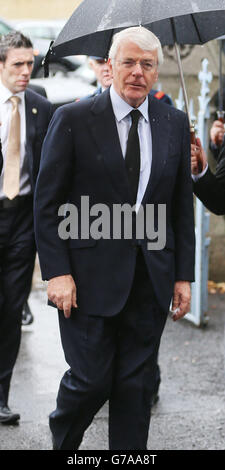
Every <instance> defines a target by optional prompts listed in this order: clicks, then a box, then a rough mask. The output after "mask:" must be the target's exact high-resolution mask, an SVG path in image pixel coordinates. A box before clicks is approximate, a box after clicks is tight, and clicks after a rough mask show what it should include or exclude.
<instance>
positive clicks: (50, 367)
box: [0, 283, 225, 450]
mask: <svg viewBox="0 0 225 470" xmlns="http://www.w3.org/2000/svg"><path fill="white" fill-rule="evenodd" d="M29 304H30V307H31V309H32V312H33V314H34V318H35V320H34V323H33V324H32V325H30V326H24V327H23V333H22V342H21V348H20V353H19V357H18V360H17V364H16V367H15V370H14V375H13V381H12V386H11V394H10V403H9V406H10V407H11V409H12V410H13V411H16V412H19V413H20V414H21V420H20V424H19V425H17V426H4V425H0V449H1V450H3V449H4V450H12V449H13V450H49V449H51V447H52V446H51V436H50V432H49V428H48V415H49V413H50V412H51V411H52V410H53V409H54V408H55V400H56V394H57V390H58V384H59V381H60V379H61V376H62V374H63V373H64V371H65V369H66V368H67V365H66V363H65V360H64V356H63V352H62V349H61V344H60V338H59V331H58V322H57V313H56V311H55V309H53V308H52V307H48V306H47V304H46V291H45V286H43V283H39V284H38V285H36V286H35V289H33V291H32V293H31V296H30V299H29ZM208 316H209V322H208V325H207V326H205V327H202V328H197V327H195V326H194V325H192V324H191V323H190V322H188V321H187V320H181V321H180V322H176V323H174V322H173V321H172V320H171V319H170V318H168V321H167V325H166V328H165V331H164V334H163V338H162V343H161V348H160V357H159V363H160V367H161V375H162V383H161V387H160V400H159V402H158V403H157V405H156V406H155V407H154V409H153V413H152V420H151V426H150V433H149V443H148V448H149V449H154V450H224V448H225V375H224V351H225V344H224V343H225V342H224V338H225V336H224V324H225V295H221V294H215V295H210V296H209V310H208ZM107 426H108V423H107V404H106V405H105V406H104V407H103V408H102V409H101V410H100V412H99V413H98V414H97V415H96V417H95V419H94V421H93V423H92V425H91V426H90V427H89V429H88V430H87V431H86V434H85V437H84V440H83V443H82V446H81V447H80V449H85V450H94V449H97V450H103V449H107V448H108V442H107Z"/></svg>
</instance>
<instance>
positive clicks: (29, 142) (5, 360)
mask: <svg viewBox="0 0 225 470" xmlns="http://www.w3.org/2000/svg"><path fill="white" fill-rule="evenodd" d="M25 113H26V162H27V165H26V167H27V172H28V174H29V179H30V183H31V188H32V192H34V186H35V182H36V178H37V174H38V170H39V163H40V155H41V148H42V143H43V139H44V137H45V134H46V131H47V127H48V124H49V120H50V117H51V104H50V103H49V102H48V101H47V100H46V99H45V98H43V97H42V96H40V95H39V94H37V93H35V92H33V91H32V90H29V89H27V90H26V91H25ZM10 227H11V229H10ZM35 253H36V247H35V241H34V231H33V196H32V194H30V195H27V196H17V197H16V198H15V199H14V200H12V201H8V200H7V199H2V200H1V201H0V266H1V273H0V404H3V405H7V401H8V394H9V386H10V380H11V375H12V371H13V367H14V364H15V361H16V357H17V354H18V349H19V344H20V336H21V316H22V308H23V304H24V302H25V300H26V298H27V295H28V293H29V291H30V285H31V281H32V273H33V266H34V260H35Z"/></svg>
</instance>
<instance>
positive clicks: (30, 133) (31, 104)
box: [25, 89, 38, 187]
mask: <svg viewBox="0 0 225 470" xmlns="http://www.w3.org/2000/svg"><path fill="white" fill-rule="evenodd" d="M25 111H26V147H25V154H26V158H27V162H28V169H29V174H30V181H31V185H32V187H33V173H34V170H33V167H34V158H35V157H34V142H35V137H36V134H37V133H36V128H37V116H38V107H37V104H36V102H35V100H33V94H32V93H30V90H29V89H27V90H26V92H25Z"/></svg>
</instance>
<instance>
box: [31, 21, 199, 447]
mask: <svg viewBox="0 0 225 470" xmlns="http://www.w3.org/2000/svg"><path fill="white" fill-rule="evenodd" d="M162 60H163V55H162V49H161V45H160V42H159V40H158V38H157V37H156V36H154V35H153V34H152V33H151V32H150V31H148V30H147V29H145V28H142V27H134V28H127V29H125V30H123V31H121V32H120V33H118V34H117V35H115V37H114V40H113V44H112V47H111V50H110V53H109V66H110V69H111V72H112V75H113V83H112V86H111V87H110V88H108V89H107V90H106V91H104V92H103V93H101V94H99V95H98V96H96V97H94V98H90V99H87V100H81V101H80V102H78V103H75V104H70V105H66V106H63V107H61V108H59V109H58V110H57V111H56V113H55V114H54V117H53V119H52V121H51V124H50V127H49V130H48V134H47V136H46V139H45V143H44V146H43V155H42V163H41V168H40V172H39V177H38V182H37V187H36V195H35V216H36V218H35V229H36V240H37V246H38V251H39V257H40V264H41V270H42V276H43V279H45V280H48V298H49V302H50V303H51V304H52V305H54V306H55V307H57V308H58V315H59V325H60V333H61V340H62V345H63V349H64V353H65V357H66V361H67V362H68V364H69V370H67V371H66V372H65V374H64V376H63V378H62V380H61V383H60V387H59V391H58V397H57V407H56V409H55V411H53V412H52V413H51V415H50V429H51V431H52V435H53V448H54V449H60V450H63V449H66V450H71V449H78V448H79V445H80V443H81V441H82V438H83V435H84V432H85V430H86V429H87V428H88V426H89V425H90V423H91V422H92V420H93V418H94V416H95V414H96V413H97V411H98V410H99V409H100V408H101V407H102V406H103V405H104V403H105V402H106V401H109V448H110V449H111V450H113V449H120V450H121V449H123V450H130V449H134V450H135V449H136V450H137V449H140V450H145V449H146V448H147V440H148V431H149V423H150V399H151V395H152V388H153V386H154V374H155V371H154V368H155V364H156V361H155V358H156V354H157V351H158V347H159V343H160V338H161V335H162V332H163V329H164V326H165V323H166V318H167V314H168V311H169V308H170V304H171V299H172V310H173V319H174V320H175V321H176V320H178V319H179V318H182V317H183V316H184V315H185V314H186V313H187V312H188V310H189V306H190V282H192V281H193V280H194V246H195V243H194V217H193V195H192V181H191V171H190V133H189V126H188V119H187V116H186V115H185V114H184V113H182V112H180V111H178V110H176V109H175V108H173V107H172V106H169V105H166V104H164V103H161V102H160V101H159V100H157V99H155V98H152V97H149V96H148V95H149V92H150V90H151V88H152V87H153V85H154V83H155V82H156V81H157V78H158V66H159V65H160V64H161V63H162ZM118 208H120V209H121V212H120V213H119V212H118ZM152 209H154V211H152ZM115 210H117V217H113V215H114V213H115ZM70 211H71V212H70ZM99 212H101V213H102V215H101V216H100V217H99ZM68 213H70V215H69V218H67V215H68ZM63 214H64V218H63V219H62V218H61V217H60V216H62V215H63ZM118 214H120V215H121V219H120V220H119V221H118ZM149 214H151V217H149ZM59 215H60V216H59ZM128 215H131V217H130V219H129V220H128ZM143 215H144V216H145V217H142V216H143ZM124 219H126V220H125V222H127V221H128V222H129V223H128V224H127V225H126V223H125V224H124V226H123V229H122V230H121V232H120V233H119V230H118V228H119V227H121V226H122V222H123V221H124ZM90 221H91V224H90V223H89V222H90ZM143 221H144V222H145V223H143V226H141V224H142V222H143ZM66 226H67V229H66V230H64V231H63V230H61V229H62V227H64V228H65V227H66ZM68 229H69V230H68ZM128 229H130V230H128Z"/></svg>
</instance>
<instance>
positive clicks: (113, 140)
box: [89, 89, 131, 204]
mask: <svg viewBox="0 0 225 470" xmlns="http://www.w3.org/2000/svg"><path fill="white" fill-rule="evenodd" d="M89 125H90V131H91V133H92V136H93V139H94V140H95V142H96V144H97V146H98V148H99V150H100V155H101V156H102V158H103V161H104V164H105V167H106V169H107V172H108V174H109V177H110V179H111V182H112V184H113V186H114V188H115V190H116V191H117V192H118V193H119V194H120V196H121V198H122V200H123V202H128V203H130V204H131V195H130V189H129V183H128V178H127V173H126V167H125V162H124V158H123V155H122V150H121V146H120V142H119V136H118V131H117V126H116V121H115V116H114V113H113V109H112V104H111V99H110V94H109V89H108V90H106V91H105V92H104V93H102V94H101V95H99V96H98V97H96V98H95V101H94V104H93V106H92V114H91V116H90V118H89Z"/></svg>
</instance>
